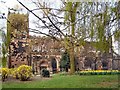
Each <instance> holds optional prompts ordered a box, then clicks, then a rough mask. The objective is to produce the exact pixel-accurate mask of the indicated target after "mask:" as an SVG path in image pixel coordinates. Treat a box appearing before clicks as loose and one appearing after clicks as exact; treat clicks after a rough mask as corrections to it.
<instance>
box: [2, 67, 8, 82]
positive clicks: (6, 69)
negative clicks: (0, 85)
mask: <svg viewBox="0 0 120 90" xmlns="http://www.w3.org/2000/svg"><path fill="white" fill-rule="evenodd" d="M0 73H2V81H5V79H7V77H8V75H9V69H8V68H2V69H1V70H0Z"/></svg>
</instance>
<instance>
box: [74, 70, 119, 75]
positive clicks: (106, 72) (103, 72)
mask: <svg viewBox="0 0 120 90" xmlns="http://www.w3.org/2000/svg"><path fill="white" fill-rule="evenodd" d="M75 74H76V75H118V74H120V72H119V71H118V70H93V71H91V70H90V71H80V72H76V73H75Z"/></svg>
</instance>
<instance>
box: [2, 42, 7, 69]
mask: <svg viewBox="0 0 120 90" xmlns="http://www.w3.org/2000/svg"><path fill="white" fill-rule="evenodd" d="M6 53H7V50H6V46H5V42H3V44H2V54H3V56H2V67H6V63H7V57H6Z"/></svg>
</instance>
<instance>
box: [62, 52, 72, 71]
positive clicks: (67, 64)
mask: <svg viewBox="0 0 120 90" xmlns="http://www.w3.org/2000/svg"><path fill="white" fill-rule="evenodd" d="M69 67H70V57H69V54H68V53H67V52H66V51H65V52H64V53H63V54H62V58H61V60H60V68H61V69H62V68H63V69H64V70H65V71H68V68H69Z"/></svg>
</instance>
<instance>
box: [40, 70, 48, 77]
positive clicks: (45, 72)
mask: <svg viewBox="0 0 120 90" xmlns="http://www.w3.org/2000/svg"><path fill="white" fill-rule="evenodd" d="M42 76H43V77H50V72H49V71H48V70H47V69H43V70H42Z"/></svg>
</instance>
